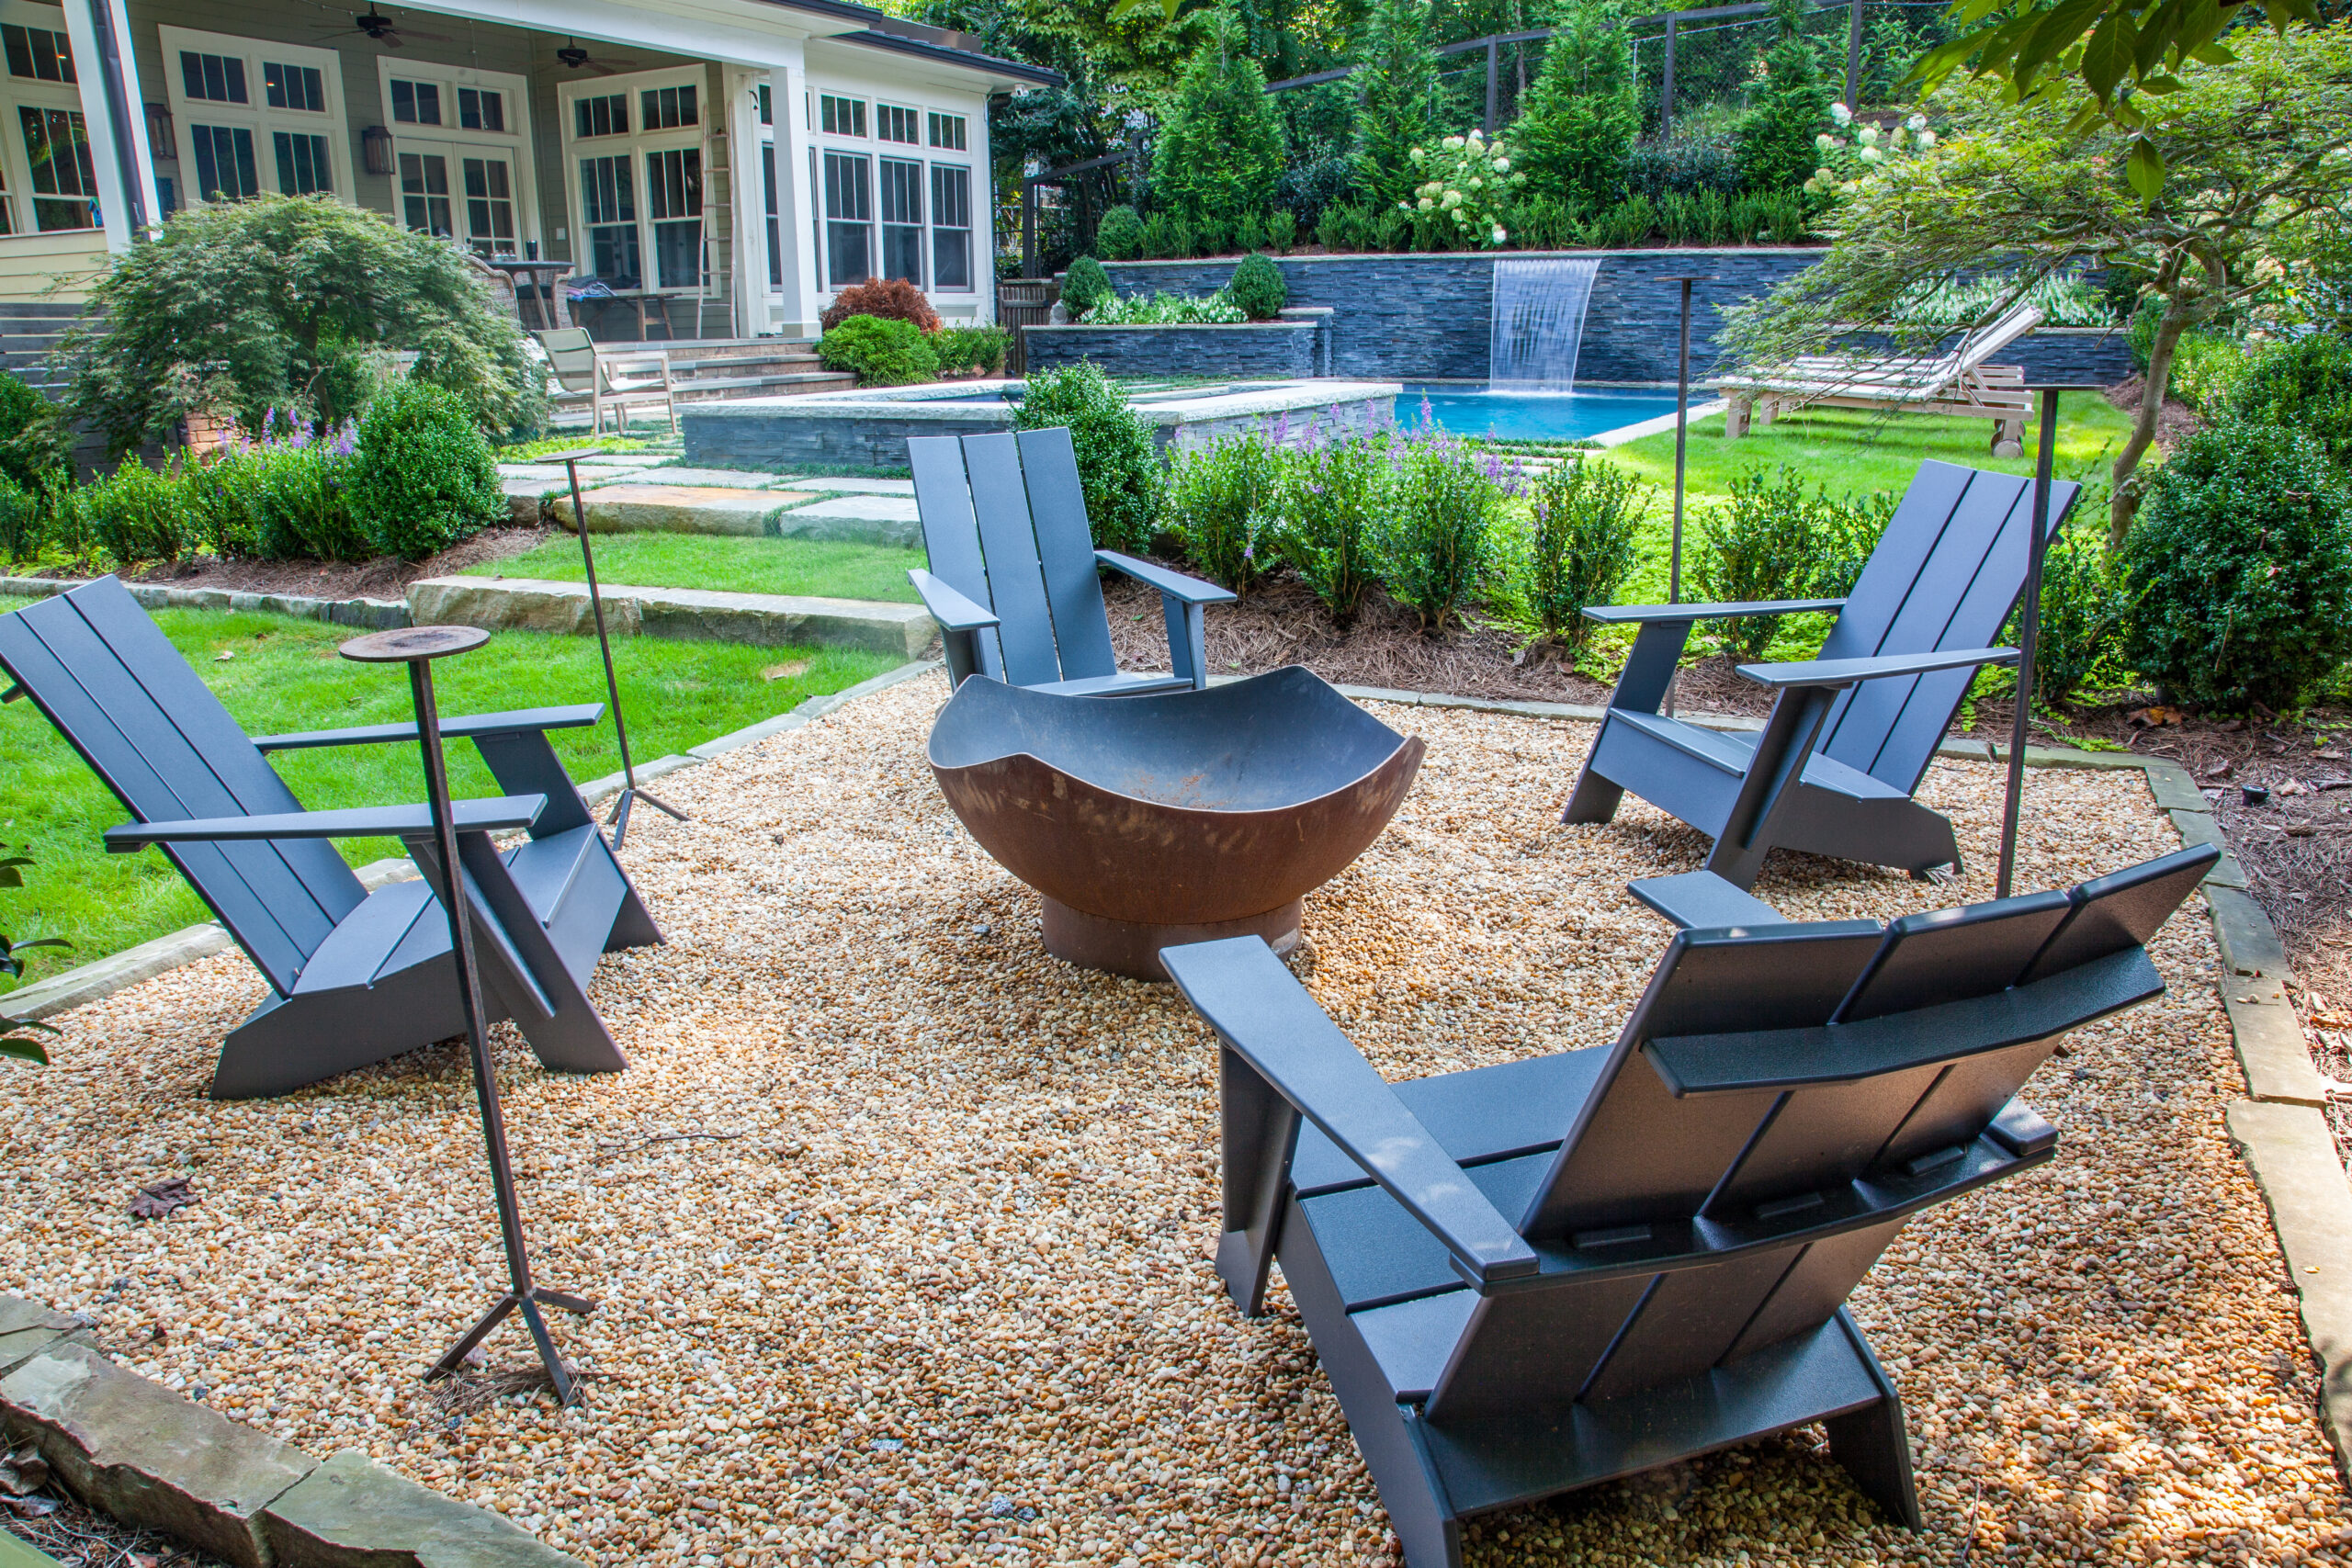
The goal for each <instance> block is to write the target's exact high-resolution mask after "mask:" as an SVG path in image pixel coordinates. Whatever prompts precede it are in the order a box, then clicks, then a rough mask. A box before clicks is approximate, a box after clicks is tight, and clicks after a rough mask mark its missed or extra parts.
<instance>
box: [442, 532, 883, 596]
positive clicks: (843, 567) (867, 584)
mask: <svg viewBox="0 0 2352 1568" xmlns="http://www.w3.org/2000/svg"><path fill="white" fill-rule="evenodd" d="M589 543H590V544H591V545H592V546H594V548H595V551H596V581H599V582H605V583H627V584H628V585H630V586H631V587H635V588H707V589H712V590H715V591H718V592H727V593H810V594H815V595H818V596H819V597H820V598H826V599H881V600H887V601H889V602H891V603H893V604H913V603H915V591H914V585H913V584H912V583H910V582H909V581H907V569H908V568H909V567H919V566H922V564H923V561H924V559H925V557H924V555H923V553H922V549H921V548H920V547H914V548H905V549H902V548H900V547H898V546H896V545H862V544H855V543H852V542H850V541H848V540H838V539H765V538H758V539H755V538H742V537H737V536H728V535H710V534H594V535H591V536H589ZM466 574H467V575H468V576H470V577H542V578H548V579H552V580H553V581H558V582H584V581H587V579H588V573H587V571H586V570H585V569H584V568H582V566H581V564H580V541H579V540H578V539H576V538H574V537H572V536H570V535H568V534H567V535H559V536H556V537H554V538H551V539H549V540H548V542H547V543H546V544H544V545H541V546H539V547H537V549H533V550H526V551H525V552H524V553H523V554H521V555H519V556H508V557H506V558H504V559H503V560H494V561H485V562H484V563H483V564H481V566H469V567H468V568H467V569H466Z"/></svg>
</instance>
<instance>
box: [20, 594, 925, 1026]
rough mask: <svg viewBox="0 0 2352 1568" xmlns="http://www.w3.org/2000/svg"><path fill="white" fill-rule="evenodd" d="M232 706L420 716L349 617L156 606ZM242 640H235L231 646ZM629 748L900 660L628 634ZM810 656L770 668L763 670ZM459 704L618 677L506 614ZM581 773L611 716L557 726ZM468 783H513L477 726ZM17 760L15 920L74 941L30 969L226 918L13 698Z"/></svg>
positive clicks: (306, 799)
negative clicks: (119, 845)
mask: <svg viewBox="0 0 2352 1568" xmlns="http://www.w3.org/2000/svg"><path fill="white" fill-rule="evenodd" d="M155 619H156V622H157V624H159V625H160V626H162V627H163V628H164V635H166V636H167V637H170V638H171V639H172V641H173V643H174V644H175V645H176V646H177V647H178V648H179V649H180V651H181V652H182V653H183V654H185V655H186V656H187V660H188V661H189V662H190V663H191V664H193V665H194V666H195V667H196V670H197V672H198V674H200V675H201V676H203V678H204V680H205V682H206V683H207V684H209V686H211V688H212V689H213V691H214V692H216V693H218V694H219V695H220V700H221V702H222V703H223V704H224V705H227V707H228V709H229V711H230V713H231V714H232V715H234V716H236V718H237V719H238V721H239V722H240V723H242V724H243V725H244V727H245V728H246V730H247V731H248V732H249V733H251V734H254V735H263V734H270V733H275V732H283V731H287V730H297V729H329V728H343V727H345V726H348V725H360V724H390V723H397V722H401V721H403V720H406V719H407V718H408V717H409V716H410V708H409V695H408V682H407V679H406V677H405V674H404V672H403V671H401V670H400V669H398V668H397V667H395V668H390V669H387V668H385V667H381V666H375V665H359V664H353V663H350V662H349V661H347V660H342V659H339V658H337V657H336V656H335V648H336V646H337V645H338V644H339V643H341V642H343V641H344V640H345V638H347V637H350V636H351V633H350V631H349V630H348V628H345V627H337V626H324V625H322V624H320V623H319V622H316V621H298V620H290V619H287V618H284V617H280V616H276V615H220V614H218V613H216V612H209V611H201V610H165V611H162V612H159V613H158V614H157V615H156V616H155ZM224 656H227V657H224ZM613 661H614V665H615V667H616V670H617V671H618V672H619V676H620V686H621V695H622V699H623V700H624V702H626V704H627V705H628V724H629V750H630V752H631V754H632V755H633V756H635V757H636V758H637V759H638V760H639V761H650V760H651V759H653V758H655V757H661V756H666V755H668V754H669V753H671V752H673V751H683V750H685V749H686V748H688V747H690V746H698V745H700V744H702V743H703V742H704V741H706V740H709V739H715V738H716V737H718V736H720V735H723V734H725V733H727V732H728V731H729V730H731V729H740V728H742V727H743V726H745V725H747V724H755V723H757V722H758V721H760V720H761V719H763V718H767V717H769V716H772V715H775V714H779V713H783V712H786V711H787V710H788V709H790V708H792V707H793V706H795V705H797V704H798V703H799V702H800V701H801V700H802V699H803V698H805V697H809V696H816V695H820V694H824V693H827V692H835V691H839V690H841V689H842V687H844V686H849V685H854V684H855V683H856V682H860V681H863V680H866V679H868V678H869V677H872V676H875V675H878V674H880V673H881V672H882V671H885V670H888V669H889V668H891V667H892V665H893V664H894V663H896V662H897V661H896V660H890V659H888V658H886V657H884V656H883V655H880V654H875V653H863V652H853V651H849V650H845V649H777V648H743V647H737V646H734V645H732V644H722V643H703V642H670V641H664V640H662V639H661V638H658V637H625V638H622V639H620V640H619V641H617V642H616V643H614V645H613ZM793 666H802V668H800V669H798V670H797V671H796V672H795V673H793V674H790V675H786V676H783V677H781V678H779V679H776V680H774V681H770V680H767V679H765V678H764V677H763V674H762V671H763V670H774V669H777V668H791V667H793ZM434 681H435V686H436V688H437V690H438V694H439V697H440V704H441V711H442V712H443V713H444V714H448V715H456V714H466V713H487V712H495V711H499V710H502V709H507V708H527V707H540V706H555V705H564V704H571V703H585V702H601V701H602V700H603V699H604V695H605V677H604V671H603V668H602V666H601V665H600V664H599V662H598V660H597V657H596V644H595V641H594V639H593V638H589V637H551V636H545V635H539V634H534V633H529V632H503V633H501V634H499V635H498V636H496V637H492V638H491V640H490V642H489V643H488V644H487V645H486V646H485V647H483V648H481V649H477V650H476V651H474V652H472V653H469V654H467V655H464V656H463V657H461V658H458V659H453V660H447V661H445V662H444V663H442V664H440V665H438V666H436V667H435V675H434ZM551 734H552V737H553V739H554V741H555V747H556V751H557V754H558V755H559V756H560V757H561V758H562V759H563V763H564V766H565V767H566V768H568V769H569V770H570V771H571V776H572V777H573V778H574V779H575V780H579V781H582V782H585V781H587V780H589V779H594V778H600V777H602V776H604V775H605V774H606V773H614V772H616V771H617V770H618V769H619V767H620V751H619V748H618V746H617V745H616V742H615V740H614V739H613V726H612V721H611V719H610V717H609V716H607V717H606V718H605V721H604V722H602V723H600V724H598V725H596V726H595V727H594V728H586V729H560V730H555V731H552V732H551ZM448 757H449V763H450V776H451V781H452V787H453V788H454V789H455V790H456V791H457V792H458V794H459V795H495V794H497V793H498V791H497V789H496V787H495V784H494V781H493V780H492V778H491V775H490V771H489V770H488V769H487V768H485V767H484V766H482V762H481V755H480V754H479V753H478V752H476V751H475V750H474V749H473V747H472V746H471V745H469V744H463V743H459V744H454V745H452V746H451V747H450V748H449V750H448ZM273 761H274V762H275V763H276V765H277V771H278V773H279V775H280V776H281V777H283V778H284V779H285V780H286V783H287V784H288V786H289V787H290V788H291V789H292V790H293V791H294V793H295V795H297V796H298V797H300V800H301V802H302V804H303V805H304V806H306V807H311V808H313V809H317V810H326V809H331V808H333V807H352V806H381V805H394V804H402V803H407V802H413V801H419V800H422V799H424V784H423V775H422V772H421V765H420V762H419V761H418V757H417V753H416V749H415V747H414V746H413V745H388V746H355V747H335V748H333V749H325V750H305V751H287V752H279V753H277V756H276V757H275V758H274V759H273ZM0 766H5V767H6V776H7V778H8V780H9V782H10V791H9V794H10V804H9V806H8V807H5V808H0V809H6V811H7V812H8V816H7V818H6V821H5V823H0V840H5V841H6V842H7V843H9V844H11V845H17V844H28V845H29V846H30V852H31V854H32V855H33V857H34V863H33V864H31V865H29V866H28V867H26V868H25V886H23V887H22V888H21V889H16V890H11V891H8V892H6V893H0V930H5V931H6V932H7V933H8V934H9V935H10V936H11V937H14V938H18V939H24V938H28V937H33V936H63V937H65V938H67V939H68V940H70V941H71V942H73V943H74V948H73V950H72V951H71V952H66V953H61V952H57V951H54V950H43V951H42V952H41V953H39V954H37V955H28V959H29V960H30V961H31V964H32V967H30V969H29V972H28V976H27V978H28V979H38V978H40V976H43V975H47V974H53V973H55V972H56V971H57V970H59V969H62V968H66V967H69V966H71V965H73V964H81V963H86V962H88V961H89V960H91V959H94V958H99V957H103V956H104V955H106V954H107V953H115V952H119V951H120V950H121V949H123V948H126V947H129V946H131V945H133V944H134V943H137V942H145V941H147V940H149V939H150V938H152V937H157V936H162V935H164V933H165V932H168V931H175V930H177V929H178V928H180V927H182V926H186V925H190V924H193V923H195V922H197V921H199V920H203V919H209V916H208V914H207V913H206V911H205V908H204V907H203V905H202V904H201V902H199V901H198V898H197V897H196V895H195V894H194V893H193V892H191V891H190V890H189V889H188V887H187V884H186V883H184V882H182V881H181V880H180V877H179V874H178V873H177V872H175V871H174V870H173V869H172V867H171V865H170V863H168V862H166V861H165V860H164V856H163V853H162V852H161V851H157V850H147V851H143V852H140V853H138V854H135V855H109V854H107V853H106V852H104V850H102V849H101V848H100V847H99V841H98V835H99V833H100V832H101V831H103V830H104V829H107V828H109V827H112V826H114V825H115V824H116V823H118V822H123V821H127V820H128V819H129V818H128V814H127V813H125V812H124V810H123V809H122V807H121V806H120V804H119V802H117V801H116V800H115V798H114V796H113V795H111V794H109V793H108V792H107V789H106V788H105V786H104V785H102V784H99V783H98V781H97V778H96V775H94V774H93V773H91V772H90V770H89V769H88V767H87V766H85V764H84V763H83V761H82V760H81V759H80V758H79V757H77V756H76V755H74V751H73V750H72V749H71V748H69V747H68V746H67V745H66V744H65V742H64V741H63V740H62V739H61V738H60V737H59V736H58V734H57V732H56V730H55V729H53V728H51V726H50V724H49V721H48V720H47V719H45V718H43V717H42V716H41V715H40V710H38V709H36V708H35V707H34V706H33V705H32V704H30V703H28V702H19V703H14V704H11V705H8V706H7V707H6V708H0ZM342 848H343V851H344V853H345V855H346V856H347V857H348V858H349V859H350V861H351V862H352V863H353V864H355V865H356V864H361V863H366V862H368V861H371V860H378V859H381V858H382V857H384V856H386V855H397V854H400V853H401V847H400V845H399V843H398V842H397V841H396V840H388V839H373V840H353V841H351V842H348V843H345V844H344V845H343V846H342Z"/></svg>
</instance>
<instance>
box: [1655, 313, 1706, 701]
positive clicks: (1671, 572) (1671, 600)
mask: <svg viewBox="0 0 2352 1568" xmlns="http://www.w3.org/2000/svg"><path fill="white" fill-rule="evenodd" d="M1662 281H1664V282H1668V283H1679V284H1680V285H1682V341H1681V348H1680V350H1679V353H1678V354H1677V356H1676V359H1675V369H1674V538H1673V542H1672V545H1671V547H1670V548H1669V550H1668V556H1667V565H1666V602H1667V603H1668V604H1681V603H1682V491H1683V480H1684V475H1685V472H1686V468H1687V459H1688V455H1689V447H1690V443H1691V285H1692V284H1694V283H1696V282H1698V281H1699V279H1698V277H1696V276H1681V277H1669V278H1666V279H1663V280H1662ZM1666 713H1667V715H1668V716H1669V717H1671V716H1673V713H1674V683H1673V682H1671V681H1669V682H1667V687H1666Z"/></svg>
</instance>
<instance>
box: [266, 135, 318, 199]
mask: <svg viewBox="0 0 2352 1568" xmlns="http://www.w3.org/2000/svg"><path fill="white" fill-rule="evenodd" d="M270 141H271V145H272V148H273V150H274V151H275V152H277V188H278V189H279V190H282V191H284V192H285V193H286V194H287V195H288V196H310V195H312V194H314V193H317V192H327V193H332V192H333V191H334V173H333V172H332V170H331V168H330V166H329V164H328V163H327V139H326V138H325V137H323V136H306V135H304V134H302V133H301V132H300V131H295V130H281V131H277V132H276V133H275V134H274V135H272V136H271V138H270Z"/></svg>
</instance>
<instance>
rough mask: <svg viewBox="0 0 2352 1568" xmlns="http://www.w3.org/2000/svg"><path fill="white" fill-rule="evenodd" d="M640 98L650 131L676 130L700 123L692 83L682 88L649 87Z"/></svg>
mask: <svg viewBox="0 0 2352 1568" xmlns="http://www.w3.org/2000/svg"><path fill="white" fill-rule="evenodd" d="M640 97H641V99H642V102H643V106H644V109H645V129H646V130H676V129H678V127H680V126H682V125H694V124H696V123H698V121H697V120H696V119H695V89H694V84H692V83H691V82H690V83H688V84H686V85H684V86H681V87H648V88H646V89H645V91H644V93H643V94H641V95H640Z"/></svg>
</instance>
